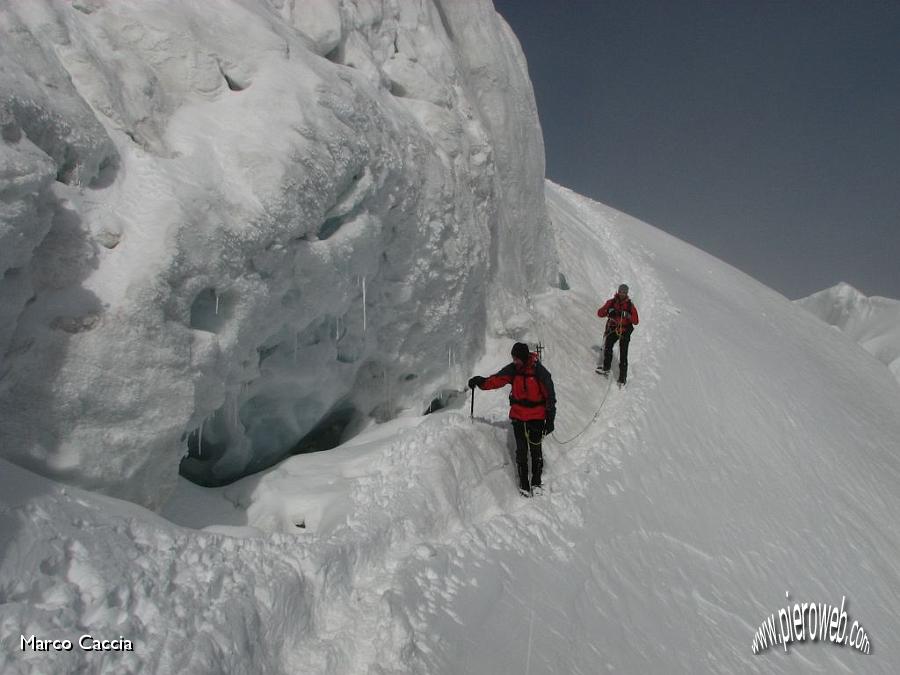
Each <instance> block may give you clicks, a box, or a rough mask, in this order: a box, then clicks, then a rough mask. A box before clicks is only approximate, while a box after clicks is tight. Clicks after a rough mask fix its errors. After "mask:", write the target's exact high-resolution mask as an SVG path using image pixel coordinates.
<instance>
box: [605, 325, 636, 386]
mask: <svg viewBox="0 0 900 675" xmlns="http://www.w3.org/2000/svg"><path fill="white" fill-rule="evenodd" d="M633 332H634V326H629V327H628V328H627V329H625V332H624V333H622V335H621V336H619V335H618V334H617V333H616V332H615V331H610V332H609V334H607V336H606V342H604V344H603V370H609V369H610V367H611V366H612V352H613V345H614V344H616V341H617V340H619V339H620V337H621V342H619V382H621V383H622V384H625V378H626V377H627V376H628V343H629V342H631V334H632V333H633Z"/></svg>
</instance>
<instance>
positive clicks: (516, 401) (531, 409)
mask: <svg viewBox="0 0 900 675" xmlns="http://www.w3.org/2000/svg"><path fill="white" fill-rule="evenodd" d="M507 384H511V385H512V391H511V392H510V396H509V418H510V419H512V420H518V421H521V422H528V421H530V420H543V419H551V420H552V419H554V418H555V417H556V392H555V391H554V388H553V378H552V377H551V376H550V371H548V370H547V369H546V368H544V366H543V365H541V363H540V361H538V358H537V354H536V353H534V352H532V353H531V354H530V355H529V357H528V363H526V364H525V366H524V367H523V368H517V367H516V364H515V362H513V363H510V364H509V365H506V366H504V367H503V368H502V369H501V370H500V371H498V372H497V373H495V374H494V375H491V376H490V377H489V378H487V379H486V380H485V381H484V382H482V383H481V385H480V388H481V389H499V388H500V387H505V386H506V385H507Z"/></svg>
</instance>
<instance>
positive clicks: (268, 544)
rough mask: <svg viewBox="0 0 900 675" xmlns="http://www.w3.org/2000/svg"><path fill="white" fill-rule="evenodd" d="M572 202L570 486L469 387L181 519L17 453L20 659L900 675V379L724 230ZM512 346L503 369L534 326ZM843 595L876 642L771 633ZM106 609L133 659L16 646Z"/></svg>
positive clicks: (552, 318)
mask: <svg viewBox="0 0 900 675" xmlns="http://www.w3.org/2000/svg"><path fill="white" fill-rule="evenodd" d="M546 196H547V201H548V206H549V209H550V214H551V220H552V223H553V229H554V234H555V237H556V239H557V245H558V250H559V255H560V261H561V269H562V271H563V273H564V274H565V276H566V278H567V281H568V286H569V290H559V289H554V290H551V291H548V292H546V293H543V294H535V295H530V296H529V297H528V304H529V307H530V308H531V310H532V311H533V312H534V313H535V315H536V316H538V317H539V319H538V320H536V321H535V322H534V323H533V324H531V325H530V327H529V329H528V334H527V335H526V337H527V338H528V339H529V340H530V341H532V342H536V341H538V340H540V341H541V342H543V344H544V345H545V346H546V352H545V357H544V360H545V363H546V365H547V366H548V367H549V369H550V370H551V371H552V373H553V375H554V379H555V382H556V385H557V391H558V395H559V401H560V403H559V416H558V419H557V432H556V433H555V434H554V436H553V438H551V439H549V440H548V441H547V442H546V453H545V454H546V460H547V461H546V466H547V483H548V484H549V486H550V493H549V495H547V496H545V497H544V498H543V499H539V500H532V501H525V500H522V499H520V498H519V497H518V496H517V495H516V494H515V489H514V488H515V482H514V471H513V466H512V464H511V463H510V461H509V450H510V447H511V445H510V442H511V439H510V437H509V432H508V424H507V422H506V421H505V415H506V397H505V395H504V393H503V392H478V393H477V395H476V398H475V411H476V419H475V420H474V421H473V420H470V419H469V414H468V400H467V399H466V398H465V397H458V398H457V399H456V400H455V401H451V402H450V406H449V407H448V408H447V409H445V410H443V411H440V412H438V413H435V414H432V415H428V416H425V417H420V416H419V415H418V411H415V410H409V411H407V413H406V414H404V415H401V416H399V417H398V418H396V419H394V420H393V421H391V422H388V423H385V424H381V425H375V426H373V427H371V428H369V429H368V430H366V431H364V432H363V433H361V434H360V435H359V436H357V437H356V438H355V439H353V441H351V442H349V443H347V444H345V445H343V446H341V447H339V448H337V449H335V450H332V451H328V452H323V453H318V454H311V455H301V456H296V457H293V458H291V459H289V460H287V461H285V462H283V463H281V464H280V465H278V466H277V467H275V468H273V469H271V470H269V471H267V472H264V473H261V474H258V475H255V476H251V477H247V478H244V479H243V480H241V481H239V482H238V483H235V484H233V485H231V486H228V487H225V488H215V489H204V488H199V487H197V486H195V485H191V484H189V483H187V482H182V483H181V484H180V486H179V491H178V493H177V494H176V497H175V499H173V500H172V501H170V503H169V504H168V507H167V509H166V510H164V514H165V515H166V516H167V517H168V518H169V519H171V520H173V521H175V522H177V523H180V525H181V526H176V525H173V524H171V523H169V522H167V521H166V520H164V519H163V518H161V517H159V516H156V515H153V514H151V513H150V512H148V511H144V510H143V509H141V508H140V507H137V506H135V505H131V504H127V503H124V502H117V501H116V500H114V499H112V498H107V497H100V496H97V495H95V494H90V493H86V492H82V491H79V490H77V489H74V488H62V487H61V486H59V485H57V484H54V483H52V482H50V481H48V480H46V479H44V478H39V477H37V476H34V475H32V474H29V473H28V472H26V471H24V470H22V469H18V468H15V467H12V466H7V465H5V466H4V467H3V469H4V470H3V471H2V473H0V482H2V484H0V518H2V521H3V522H2V524H0V536H2V537H3V540H2V550H3V551H4V555H3V559H2V563H0V626H2V633H0V641H2V651H0V670H2V671H3V672H4V673H6V672H11V673H19V672H23V673H38V672H56V673H67V672H72V673H74V672H85V671H86V672H110V673H111V672H116V673H122V672H141V673H147V672H154V673H170V672H179V673H218V672H231V673H296V672H303V673H329V674H337V673H523V672H524V673H597V672H606V671H619V672H642V673H704V672H767V673H768V672H853V673H892V672H896V670H897V667H898V664H900V645H898V644H897V643H896V640H894V639H893V638H894V636H895V635H897V633H898V629H900V620H898V618H897V617H898V612H897V607H898V604H900V526H898V522H900V518H898V516H900V492H898V490H897V489H896V486H897V484H898V479H900V459H898V457H897V451H898V447H897V439H898V438H900V414H898V413H900V395H898V391H897V387H896V383H895V382H894V381H893V379H892V378H891V377H890V375H889V373H888V372H887V371H886V370H885V369H884V368H883V366H882V365H881V364H880V363H878V362H877V361H875V360H874V359H872V358H871V357H869V356H868V355H867V354H865V353H864V352H862V351H849V352H848V350H847V348H846V347H847V343H846V339H845V338H844V337H843V336H841V335H840V334H838V333H836V332H829V331H825V332H823V331H822V329H821V322H820V321H819V320H818V319H816V318H814V317H812V316H808V315H805V314H802V313H800V314H798V313H797V312H796V309H795V307H794V306H793V305H792V304H791V303H790V302H789V301H788V300H787V299H785V298H783V297H782V296H780V295H778V294H777V293H775V292H773V291H771V290H770V289H768V288H766V287H764V286H762V285H760V284H759V283H757V282H756V281H754V280H752V279H750V278H748V277H747V276H745V275H744V274H742V273H740V272H738V271H737V270H735V269H733V268H731V267H729V266H727V265H725V264H724V263H722V262H720V261H718V260H716V259H714V258H711V257H710V256H708V255H706V254H704V253H702V252H701V251H698V250H697V249H695V248H692V247H690V246H688V245H686V244H684V243H682V242H679V241H677V240H675V239H673V238H671V237H669V236H668V235H665V234H664V233H662V232H660V231H658V230H656V229H654V228H652V227H650V226H648V225H645V224H643V223H640V222H638V221H636V220H634V219H632V218H630V217H627V216H625V215H623V214H620V213H617V212H615V211H613V210H612V209H609V208H606V207H604V206H602V205H599V204H596V203H593V202H590V201H589V200H587V199H585V198H582V197H579V196H578V195H575V194H573V193H571V192H569V191H567V190H565V189H563V188H560V187H557V186H554V185H548V186H547V193H546ZM621 281H625V282H628V283H629V285H630V286H631V288H632V295H633V299H634V301H635V303H636V304H637V306H638V307H639V309H640V311H641V324H640V326H639V327H638V329H637V331H636V332H635V334H634V338H633V341H632V356H631V359H630V361H631V363H632V366H631V369H630V375H629V384H628V386H627V387H626V388H625V389H623V390H618V389H616V388H615V387H612V388H610V385H609V384H608V381H606V380H601V379H600V378H599V377H598V376H597V375H595V374H594V373H593V372H592V371H593V365H594V363H595V362H596V359H597V356H598V349H599V346H598V343H599V335H600V332H601V330H602V325H601V322H600V321H599V320H598V319H597V318H596V317H595V314H594V313H595V311H596V308H597V307H598V306H599V304H600V303H601V302H602V301H603V300H604V299H605V298H606V297H607V296H608V295H609V294H610V293H611V292H612V290H613V289H614V288H615V286H616V285H617V284H618V283H619V282H621ZM486 344H487V348H486V352H485V354H484V356H483V358H482V360H481V362H480V363H479V365H478V366H477V368H476V372H478V373H481V374H487V373H488V372H491V371H493V370H494V369H497V368H499V367H500V366H501V365H503V364H504V363H506V362H507V360H508V350H509V347H510V344H511V339H509V338H500V337H497V336H496V335H494V334H491V333H488V334H487V343H486ZM201 528H202V529H201ZM786 591H789V592H790V598H791V600H790V601H789V600H787V599H786V598H785V592H786ZM842 596H846V599H847V610H848V613H849V615H850V617H851V619H850V620H851V621H853V620H858V621H859V623H860V624H861V625H862V626H863V627H864V628H865V629H866V631H867V633H868V635H869V636H870V640H871V643H872V653H871V654H868V655H866V654H862V653H859V652H856V651H853V650H851V649H850V648H848V647H838V646H835V645H832V644H830V643H825V644H821V643H814V642H806V643H800V644H795V645H792V646H791V647H790V651H789V652H788V653H784V651H783V650H782V648H781V647H778V648H777V649H772V650H769V651H767V652H765V653H763V654H759V655H754V654H753V653H752V651H751V642H752V640H753V636H754V633H755V631H756V629H757V627H758V626H759V624H760V623H761V622H763V621H764V620H765V619H766V618H767V617H768V616H769V615H770V614H772V613H774V612H777V611H778V610H779V609H780V608H782V607H784V606H786V605H787V604H789V602H792V601H793V600H794V599H796V600H797V601H800V602H822V603H829V604H840V602H841V598H842ZM82 631H85V632H86V631H90V632H92V633H93V634H94V635H98V636H103V637H116V636H118V635H123V636H125V637H126V638H128V639H131V640H133V641H134V643H135V651H134V652H132V653H106V654H91V653H84V652H80V651H79V650H77V648H76V650H74V651H73V652H71V653H57V652H52V653H27V652H26V653H22V652H21V651H20V650H19V649H18V644H19V639H20V634H25V635H26V637H27V636H28V635H30V634H32V633H34V634H37V635H38V636H39V637H44V638H51V637H59V638H63V637H69V638H71V639H76V638H77V636H78V635H80V634H81V633H82Z"/></svg>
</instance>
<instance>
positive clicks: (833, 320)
mask: <svg viewBox="0 0 900 675" xmlns="http://www.w3.org/2000/svg"><path fill="white" fill-rule="evenodd" d="M796 302H797V304H798V305H800V306H801V307H803V309H805V310H807V311H808V312H811V313H812V314H814V315H815V316H817V317H819V318H820V319H822V321H824V322H825V323H827V324H828V325H830V326H834V327H835V328H839V329H840V330H841V331H843V332H844V333H845V334H846V335H847V336H848V337H849V338H850V339H852V340H856V341H857V342H858V343H859V344H860V345H861V346H862V347H863V349H865V350H866V351H867V352H869V353H870V354H871V355H872V356H874V357H875V358H876V359H878V360H879V361H881V362H882V363H884V364H885V365H886V366H887V367H888V368H889V369H890V371H891V372H892V373H893V374H894V377H896V378H897V381H898V382H900V300H892V299H890V298H881V297H866V296H865V295H863V294H862V293H860V292H859V291H858V290H856V289H855V288H853V286H851V285H850V284H844V283H842V284H838V285H837V286H833V287H831V288H826V289H825V290H823V291H819V292H818V293H813V294H812V295H810V296H807V297H805V298H801V299H800V300H797V301H796Z"/></svg>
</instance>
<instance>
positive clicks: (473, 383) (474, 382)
mask: <svg viewBox="0 0 900 675" xmlns="http://www.w3.org/2000/svg"><path fill="white" fill-rule="evenodd" d="M486 379H487V378H486V377H481V375H476V376H475V377H470V378H469V389H474V388H475V387H481V385H482V384H484V381H485V380H486Z"/></svg>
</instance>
